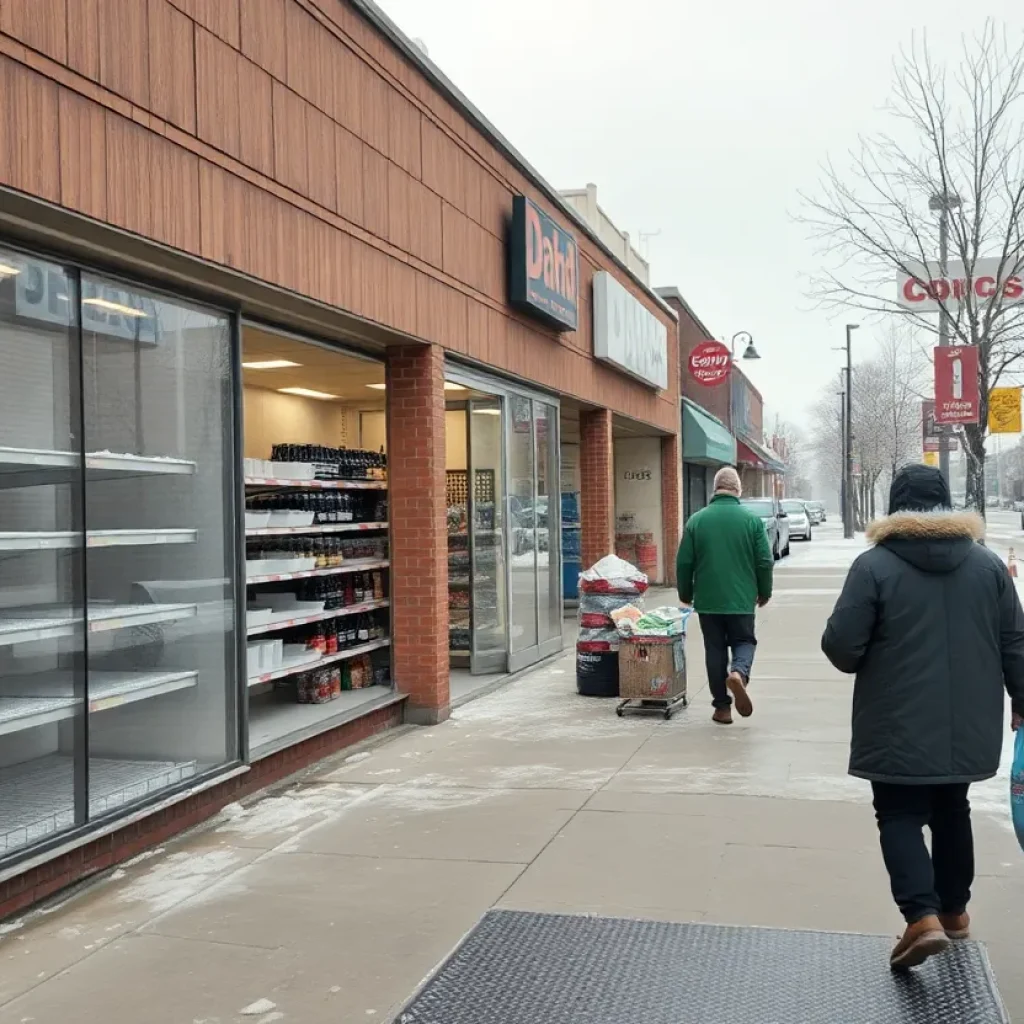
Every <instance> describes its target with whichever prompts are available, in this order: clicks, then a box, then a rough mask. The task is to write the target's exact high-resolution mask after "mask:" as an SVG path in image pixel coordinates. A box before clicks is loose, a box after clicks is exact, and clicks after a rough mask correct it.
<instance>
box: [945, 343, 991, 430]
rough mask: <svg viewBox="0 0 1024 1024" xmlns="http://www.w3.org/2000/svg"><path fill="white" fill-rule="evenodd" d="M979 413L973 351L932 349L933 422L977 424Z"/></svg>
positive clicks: (965, 348) (970, 348)
mask: <svg viewBox="0 0 1024 1024" xmlns="http://www.w3.org/2000/svg"><path fill="white" fill-rule="evenodd" d="M980 412H981V396H980V394H979V388H978V349H977V347H976V346H974V345H950V346H947V347H946V348H937V349H935V422H936V423H977V422H978V421H979V417H980Z"/></svg>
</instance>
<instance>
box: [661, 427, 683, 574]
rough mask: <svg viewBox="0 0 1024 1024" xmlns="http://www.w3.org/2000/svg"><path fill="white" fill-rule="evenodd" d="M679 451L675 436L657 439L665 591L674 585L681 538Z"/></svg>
mask: <svg viewBox="0 0 1024 1024" xmlns="http://www.w3.org/2000/svg"><path fill="white" fill-rule="evenodd" d="M681 486H682V449H681V446H680V439H679V435H678V434H675V435H672V436H670V437H663V438H662V439H661V522H662V529H663V533H664V538H665V539H664V551H665V574H664V575H665V578H664V581H663V582H664V584H665V586H667V587H671V586H675V582H676V549H677V548H678V547H679V539H680V537H681V536H682V510H681V508H680V497H681V490H680V489H681Z"/></svg>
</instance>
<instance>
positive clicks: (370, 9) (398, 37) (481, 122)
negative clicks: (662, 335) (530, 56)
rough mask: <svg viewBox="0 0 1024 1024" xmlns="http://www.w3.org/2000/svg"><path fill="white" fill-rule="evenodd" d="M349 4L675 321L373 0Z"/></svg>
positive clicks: (355, 0)
mask: <svg viewBox="0 0 1024 1024" xmlns="http://www.w3.org/2000/svg"><path fill="white" fill-rule="evenodd" d="M349 3H351V4H352V6H353V7H355V8H356V10H357V11H358V12H359V13H360V14H361V15H362V16H363V17H364V18H365V19H366V20H367V21H368V22H369V23H370V24H371V25H373V27H374V28H375V29H377V31H378V32H381V33H382V34H383V35H385V36H386V37H387V38H388V39H389V40H390V41H391V43H393V44H394V45H395V46H396V47H397V48H398V49H399V50H400V51H401V52H402V55H403V56H404V57H405V58H406V59H407V60H408V61H410V63H412V64H413V65H415V66H416V68H418V69H419V71H420V72H422V74H423V75H424V76H425V77H426V78H427V79H428V80H429V81H430V82H431V83H432V84H433V85H434V86H436V87H437V88H438V89H439V90H440V91H441V92H442V93H443V94H444V95H445V96H446V98H447V99H449V100H451V102H452V103H453V104H454V105H455V106H456V107H458V108H459V110H460V111H461V113H462V114H464V115H465V116H466V118H467V119H468V120H469V121H471V122H472V123H473V124H474V126H475V127H476V128H478V129H479V130H480V131H481V132H483V134H484V135H485V136H487V137H488V138H489V140H490V141H491V142H492V143H494V145H495V146H496V147H497V148H498V149H499V150H501V152H502V154H503V155H504V156H505V157H506V158H507V159H508V160H510V161H511V162H512V163H513V164H515V166H516V167H517V168H518V169H519V170H520V171H521V172H522V173H523V174H524V175H526V177H527V178H529V179H530V181H531V182H532V184H533V185H534V186H536V187H537V188H538V189H539V190H540V191H541V192H543V193H544V195H545V197H546V198H547V199H548V200H550V201H551V202H552V203H554V205H555V206H557V207H558V212H559V213H561V214H562V215H563V216H564V217H566V218H568V219H569V220H570V221H571V222H572V223H573V225H575V227H576V228H577V229H578V230H579V231H581V232H582V233H583V234H584V235H586V236H587V238H589V239H590V241H591V242H593V243H594V244H595V245H596V246H597V247H598V248H599V249H600V250H601V252H602V253H604V255H605V256H607V257H608V259H610V260H611V261H612V263H613V264H614V265H615V266H616V267H617V268H618V269H619V270H621V271H622V273H624V274H625V275H626V276H627V277H628V278H629V280H630V281H632V282H633V284H634V285H636V287H637V288H639V289H640V290H641V291H642V292H643V293H644V294H645V295H646V296H647V297H648V298H649V299H651V301H653V302H654V303H655V305H657V307H658V308H659V309H660V310H661V311H662V312H663V313H665V314H667V315H668V316H670V317H671V318H672V319H673V320H675V321H676V322H677V323H678V321H679V317H678V315H677V314H676V311H675V310H674V309H672V307H671V306H669V305H668V304H667V303H666V302H665V300H664V299H663V298H662V297H661V296H660V295H659V294H658V293H657V291H655V289H653V288H652V287H651V286H650V285H647V284H644V282H643V281H641V280H640V278H639V277H637V275H636V274H634V273H633V271H632V270H630V269H629V267H627V266H626V264H625V263H623V262H622V260H620V259H619V258H618V256H616V255H615V253H614V252H612V251H611V249H609V248H608V246H607V245H605V244H604V242H602V241H601V239H600V238H599V237H598V235H597V232H596V231H593V230H592V229H591V227H590V225H589V224H587V222H586V221H585V220H583V218H582V217H581V216H580V215H579V214H578V213H577V212H576V211H575V210H574V209H573V208H572V207H571V206H570V205H569V204H568V203H567V202H566V201H565V200H564V199H563V198H562V197H561V196H560V195H559V193H558V190H557V189H556V188H554V187H553V186H552V185H550V184H549V183H548V182H547V181H545V179H544V178H543V177H541V175H540V173H539V172H538V171H537V170H535V169H534V167H533V166H532V165H531V164H530V163H529V162H528V161H527V159H526V157H524V156H523V155H522V154H521V153H520V152H519V150H517V149H516V148H515V146H513V145H512V143H511V142H509V141H508V139H506V138H505V136H504V135H502V134H501V132H500V131H498V129H497V128H495V127H494V125H493V124H491V122H490V121H488V120H487V118H486V117H484V115H483V114H482V113H480V111H479V110H478V109H477V108H476V107H475V106H473V104H472V103H471V102H470V100H469V99H468V98H467V97H466V95H465V94H464V93H463V92H462V91H461V90H460V89H459V88H458V87H457V86H456V85H455V84H454V83H453V82H452V81H451V79H449V78H448V77H447V75H445V73H444V72H443V71H442V70H441V69H440V68H439V67H438V66H437V65H436V64H435V63H434V62H433V61H432V60H431V59H430V58H429V57H428V56H427V55H426V54H425V53H424V52H423V51H422V50H421V49H420V48H419V47H418V46H417V45H416V44H415V43H414V42H413V41H412V40H411V39H410V38H409V37H408V36H407V35H406V34H405V33H404V32H403V31H402V30H401V29H400V28H399V27H398V26H397V25H396V24H395V23H394V22H393V21H392V20H391V19H390V18H389V17H388V16H387V15H386V14H385V13H384V12H383V11H382V10H381V9H380V8H379V7H378V6H377V5H376V4H375V3H374V2H373V0H349Z"/></svg>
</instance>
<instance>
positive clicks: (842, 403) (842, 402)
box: [836, 391, 846, 537]
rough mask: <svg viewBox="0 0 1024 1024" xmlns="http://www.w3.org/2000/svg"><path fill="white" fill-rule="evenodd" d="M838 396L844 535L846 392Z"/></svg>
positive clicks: (840, 478)
mask: <svg viewBox="0 0 1024 1024" xmlns="http://www.w3.org/2000/svg"><path fill="white" fill-rule="evenodd" d="M836 394H837V395H838V396H839V457H840V459H841V465H842V467H843V471H842V472H841V473H840V474H839V508H840V511H841V514H842V517H843V536H844V537H845V536H846V392H845V391H837V392H836Z"/></svg>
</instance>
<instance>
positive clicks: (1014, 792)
mask: <svg viewBox="0 0 1024 1024" xmlns="http://www.w3.org/2000/svg"><path fill="white" fill-rule="evenodd" d="M1010 813H1011V814H1012V815H1013V828H1014V831H1015V832H1016V833H1017V842H1018V843H1020V848H1021V849H1022V850H1024V726H1022V727H1021V728H1020V729H1018V730H1017V734H1016V736H1015V737H1014V741H1013V766H1012V767H1011V768H1010Z"/></svg>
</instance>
